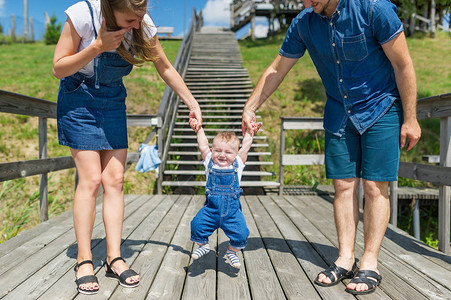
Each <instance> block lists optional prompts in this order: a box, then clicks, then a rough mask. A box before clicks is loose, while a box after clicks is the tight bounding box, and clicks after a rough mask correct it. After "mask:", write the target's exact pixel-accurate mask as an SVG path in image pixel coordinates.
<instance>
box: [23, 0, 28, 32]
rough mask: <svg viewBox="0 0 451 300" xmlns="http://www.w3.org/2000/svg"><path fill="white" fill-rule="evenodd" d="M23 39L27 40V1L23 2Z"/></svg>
mask: <svg viewBox="0 0 451 300" xmlns="http://www.w3.org/2000/svg"><path fill="white" fill-rule="evenodd" d="M23 20H24V24H23V39H24V41H26V40H27V39H28V0H23Z"/></svg>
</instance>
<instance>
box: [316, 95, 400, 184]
mask: <svg viewBox="0 0 451 300" xmlns="http://www.w3.org/2000/svg"><path fill="white" fill-rule="evenodd" d="M403 120H404V115H403V110H402V105H401V101H400V100H396V101H395V102H394V104H393V106H392V107H391V108H390V110H389V111H388V112H387V113H386V114H385V115H383V116H382V117H381V118H380V119H379V120H378V121H377V122H376V123H375V124H374V125H373V126H371V127H370V128H368V129H367V130H366V131H365V132H364V133H363V134H362V135H360V133H359V132H358V131H357V130H356V128H355V127H354V125H353V124H352V122H351V121H350V120H348V123H347V124H346V128H345V132H344V133H343V135H342V136H341V137H338V136H336V135H333V134H332V133H330V132H327V131H326V135H325V163H326V177H327V178H330V179H346V178H357V177H360V178H363V179H365V180H371V181H395V180H398V169H399V156H400V143H399V139H400V137H399V134H400V129H401V125H402V123H403Z"/></svg>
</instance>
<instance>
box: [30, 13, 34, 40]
mask: <svg viewBox="0 0 451 300" xmlns="http://www.w3.org/2000/svg"><path fill="white" fill-rule="evenodd" d="M30 41H34V29H33V18H32V17H30Z"/></svg>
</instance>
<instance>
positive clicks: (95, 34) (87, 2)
mask: <svg viewBox="0 0 451 300" xmlns="http://www.w3.org/2000/svg"><path fill="white" fill-rule="evenodd" d="M85 2H86V4H88V7H89V12H90V13H91V19H92V27H94V36H95V38H96V39H97V30H96V24H95V23H94V12H93V10H92V6H91V3H89V1H88V0H85Z"/></svg>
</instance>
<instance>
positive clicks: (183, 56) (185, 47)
mask: <svg viewBox="0 0 451 300" xmlns="http://www.w3.org/2000/svg"><path fill="white" fill-rule="evenodd" d="M202 24H203V17H202V12H200V13H199V15H196V11H195V10H194V9H193V17H192V19H191V24H190V27H189V31H188V33H187V34H186V36H185V37H184V38H183V41H182V44H181V45H180V49H179V52H178V54H177V58H176V60H175V63H174V68H175V69H176V70H177V72H179V74H180V76H182V78H184V77H185V74H186V70H187V67H188V62H189V57H190V55H191V45H192V43H193V39H194V33H195V32H196V31H199V30H200V28H201V27H202ZM179 103H180V98H179V97H178V96H177V94H176V93H175V92H174V91H173V90H172V89H171V88H170V87H169V86H167V87H166V89H165V91H164V95H163V99H162V101H161V104H160V108H159V109H158V114H157V116H158V118H159V119H161V120H162V126H161V128H160V129H159V130H158V146H159V147H158V148H159V149H158V151H159V155H160V158H161V164H160V166H159V172H158V173H159V174H160V175H159V176H158V178H157V192H158V194H159V195H161V194H162V193H163V176H162V174H163V173H164V166H165V162H166V160H167V157H168V153H169V147H170V137H171V136H172V132H173V129H174V124H175V118H176V116H177V108H178V105H179Z"/></svg>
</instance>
